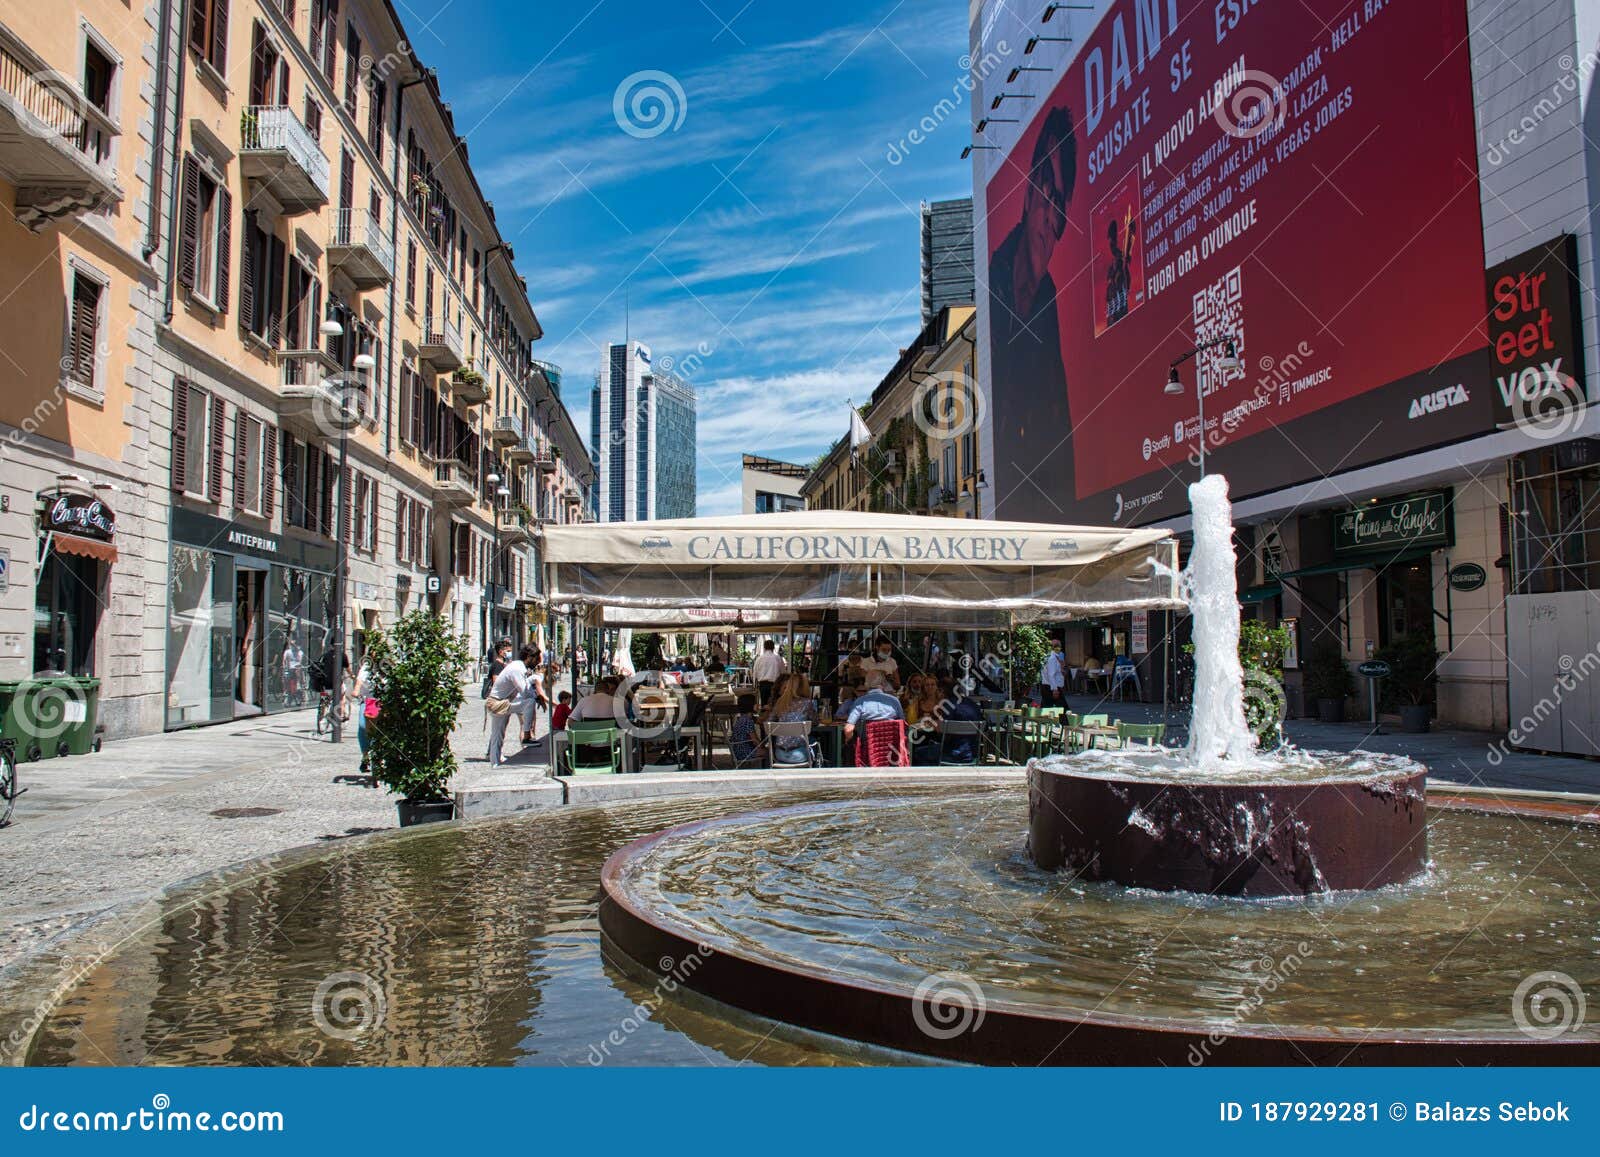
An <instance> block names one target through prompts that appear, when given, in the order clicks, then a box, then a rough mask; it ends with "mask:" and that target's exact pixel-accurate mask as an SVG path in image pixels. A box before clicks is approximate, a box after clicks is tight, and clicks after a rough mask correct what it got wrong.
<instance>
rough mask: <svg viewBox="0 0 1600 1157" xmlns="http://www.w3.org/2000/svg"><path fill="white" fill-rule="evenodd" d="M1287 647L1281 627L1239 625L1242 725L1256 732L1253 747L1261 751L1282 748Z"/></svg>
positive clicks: (1249, 622) (1285, 630)
mask: <svg viewBox="0 0 1600 1157" xmlns="http://www.w3.org/2000/svg"><path fill="white" fill-rule="evenodd" d="M1289 643H1290V639H1289V628H1288V627H1285V626H1283V625H1282V624H1280V623H1264V622H1262V621H1261V620H1260V619H1245V620H1243V621H1242V622H1240V624H1239V665H1240V666H1241V667H1242V668H1244V716H1245V722H1246V723H1247V724H1249V726H1250V730H1251V731H1253V732H1255V736H1256V747H1257V748H1259V749H1260V750H1261V751H1272V750H1274V749H1275V748H1278V747H1280V746H1282V745H1283V717H1284V714H1285V698H1284V692H1283V653H1284V652H1285V651H1287V650H1288V649H1289Z"/></svg>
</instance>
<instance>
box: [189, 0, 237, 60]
mask: <svg viewBox="0 0 1600 1157" xmlns="http://www.w3.org/2000/svg"><path fill="white" fill-rule="evenodd" d="M189 47H190V48H192V49H193V50H194V52H195V54H196V55H197V56H199V57H200V59H201V60H204V61H205V62H206V63H207V64H209V65H210V66H211V67H212V68H214V69H216V71H217V72H218V73H219V74H222V73H226V72H227V71H228V0H190V8H189Z"/></svg>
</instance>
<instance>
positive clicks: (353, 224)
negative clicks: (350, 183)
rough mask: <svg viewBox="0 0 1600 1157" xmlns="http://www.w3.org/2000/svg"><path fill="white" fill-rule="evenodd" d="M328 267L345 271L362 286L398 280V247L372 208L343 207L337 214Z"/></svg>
mask: <svg viewBox="0 0 1600 1157" xmlns="http://www.w3.org/2000/svg"><path fill="white" fill-rule="evenodd" d="M328 268H329V269H339V270H342V271H343V272H344V275H345V276H346V277H348V278H349V279H350V281H351V283H352V284H353V285H355V286H356V288H358V289H377V288H378V287H379V286H383V285H388V284H389V283H390V282H391V281H393V280H394V250H393V249H392V248H391V247H390V245H389V238H388V237H386V236H385V235H384V232H383V226H382V225H381V224H379V222H378V219H377V218H376V217H374V216H373V215H372V212H371V211H370V210H368V209H340V210H338V211H337V212H336V213H335V214H334V217H333V233H332V235H331V236H330V237H329V238H328Z"/></svg>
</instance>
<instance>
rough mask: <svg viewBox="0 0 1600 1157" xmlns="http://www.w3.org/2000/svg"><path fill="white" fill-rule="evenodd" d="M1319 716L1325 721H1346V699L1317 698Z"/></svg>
mask: <svg viewBox="0 0 1600 1157" xmlns="http://www.w3.org/2000/svg"><path fill="white" fill-rule="evenodd" d="M1317 718H1318V719H1319V720H1321V721H1322V722H1323V723H1343V722H1344V700H1343V699H1318V700H1317Z"/></svg>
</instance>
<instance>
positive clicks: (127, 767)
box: [0, 690, 1600, 967]
mask: <svg viewBox="0 0 1600 1157" xmlns="http://www.w3.org/2000/svg"><path fill="white" fill-rule="evenodd" d="M1071 705H1072V708H1073V710H1076V711H1087V710H1092V709H1096V708H1097V707H1102V708H1103V709H1108V710H1110V711H1111V712H1112V713H1113V714H1114V715H1115V716H1117V717H1120V718H1123V719H1128V720H1130V721H1146V720H1160V719H1161V718H1162V712H1161V708H1160V705H1159V704H1157V705H1148V704H1136V703H1116V702H1112V703H1105V704H1103V705H1102V704H1100V703H1099V702H1097V701H1096V700H1095V699H1094V698H1092V697H1086V696H1073V697H1072V700H1071ZM1167 719H1168V722H1169V724H1170V725H1171V730H1170V731H1169V734H1168V741H1169V742H1182V740H1183V739H1184V738H1185V735H1184V732H1185V720H1184V719H1183V718H1182V717H1181V716H1180V715H1178V714H1177V713H1172V714H1171V715H1169V716H1168V717H1167ZM312 721H313V714H312V713H311V712H298V713H293V714H287V715H280V716H273V717H269V718H264V719H256V720H250V721H244V722H239V723H232V724H224V725H221V726H217V727H209V728H201V729H197V730H193V731H184V732H176V733H173V734H168V735H154V736H144V737H140V738H137V739H128V740H123V741H120V742H116V743H111V744H108V745H107V746H106V748H105V750H104V751H103V752H101V753H100V754H98V755H84V756H76V757H72V758H68V759H52V760H45V761H43V762H40V763H30V764H24V765H22V768H21V779H22V783H23V785H24V786H25V787H27V788H28V789H29V790H28V793H27V794H26V795H24V796H22V797H21V799H20V800H19V801H18V803H17V810H16V816H15V818H14V820H13V823H12V825H11V826H10V827H8V828H5V829H3V830H0V896H4V897H5V903H4V905H3V906H0V967H3V966H4V965H6V964H7V963H8V962H9V961H12V960H14V959H16V958H18V957H20V956H22V955H25V954H27V953H29V952H31V951H32V950H33V949H34V948H36V947H38V946H39V945H40V944H42V943H44V942H45V941H47V940H48V939H49V938H51V937H53V936H55V935H56V934H57V933H59V932H60V931H62V930H64V929H65V928H67V927H70V926H71V925H72V924H74V923H76V922H77V921H79V920H82V919H84V918H86V917H88V916H90V915H92V914H94V913H96V912H100V911H103V910H104V909H106V908H108V907H111V906H113V905H116V904H119V903H122V902H124V901H128V900H135V899H144V898H148V897H149V896H151V895H154V894H155V893H157V892H159V891H160V890H161V889H162V888H164V887H166V886H168V885H170V884H174V883H177V882H179V881H181V880H185V879H188V878H190V877H192V876H197V875H201V874H203V873H206V872H210V871H213V870H215V869H218V868H222V867H226V866H227V865H229V864H234V863H238V862H240V861H243V860H249V859H254V858H256V857H259V856H265V855H269V854H271V853H274V852H278V851H282V850H284V849H287V848H292V847H299V846H303V845H309V844H315V843H318V842H322V841H332V840H340V839H346V838H349V837H350V836H354V835H359V834H362V833H365V832H370V831H376V830H380V829H383V828H392V827H394V826H395V825H396V822H397V821H396V814H395V808H394V801H393V798H392V797H390V796H389V795H387V794H386V793H384V792H381V791H375V790H372V789H370V788H368V787H366V786H365V781H364V780H362V779H361V777H360V776H359V775H358V774H357V762H358V755H357V749H356V742H355V735H354V732H353V730H352V731H351V732H350V733H349V735H348V736H347V738H346V740H345V743H344V744H343V745H342V746H340V747H334V746H333V745H331V744H330V743H329V742H328V741H327V740H326V739H325V738H321V739H319V738H318V737H317V736H315V735H314V734H313V733H312ZM545 722H546V717H541V720H540V730H541V732H542V731H543V729H544V725H545ZM1386 730H1388V731H1389V732H1390V733H1386V734H1380V735H1371V734H1369V729H1368V728H1367V726H1366V725H1365V724H1343V725H1337V726H1334V725H1325V724H1320V723H1316V722H1312V721H1306V720H1293V721H1291V722H1290V724H1289V727H1288V732H1289V736H1290V738H1291V739H1292V740H1293V741H1294V742H1296V743H1298V744H1300V745H1301V746H1303V747H1311V748H1325V749H1330V750H1335V751H1342V750H1350V749H1351V748H1354V747H1357V746H1365V747H1367V748H1369V749H1372V750H1379V751H1393V752H1399V753H1403V754H1406V755H1410V756H1412V757H1413V758H1416V759H1419V760H1421V761H1422V762H1424V763H1426V764H1427V765H1428V767H1429V769H1430V770H1431V772H1432V773H1433V775H1434V776H1435V777H1436V778H1439V779H1443V780H1448V781H1451V782H1454V783H1463V784H1472V785H1478V786H1492V787H1512V788H1523V789H1534V790H1541V791H1566V792H1580V793H1596V792H1600V762H1593V761H1589V760H1583V759H1571V758H1563V757H1556V756H1543V755H1531V754H1520V753H1511V754H1508V755H1505V756H1504V757H1503V758H1502V759H1500V761H1499V763H1498V765H1496V764H1494V763H1492V762H1491V759H1492V755H1491V750H1492V749H1491V745H1492V744H1493V742H1494V741H1495V740H1496V739H1497V738H1501V737H1498V736H1495V735H1491V734H1489V733H1484V732H1468V731H1436V732H1432V733H1430V734H1427V735H1401V734H1394V733H1392V732H1393V728H1392V727H1391V728H1389V729H1386ZM452 741H453V746H454V748H455V751H456V754H457V758H458V759H459V760H460V761H461V763H462V766H463V768H464V769H466V770H467V771H469V772H472V771H478V772H481V771H482V770H483V769H485V766H486V765H485V763H484V758H483V752H484V747H485V736H484V733H483V715H482V707H481V704H480V703H479V702H478V700H477V697H476V695H475V694H474V693H473V692H472V691H471V690H469V697H468V700H467V704H466V706H465V707H464V708H463V710H462V713H461V720H460V723H459V725H458V727H457V730H456V732H455V734H454V736H453V737H452ZM507 746H508V749H510V750H511V752H512V754H511V755H510V757H509V762H510V763H512V764H513V765H515V766H517V767H520V768H525V769H526V770H525V775H526V777H527V778H529V779H533V778H535V777H538V776H540V775H542V774H543V772H544V766H543V765H544V762H545V758H544V742H543V739H542V738H541V739H540V741H539V742H537V743H536V744H535V745H533V746H532V747H530V748H528V749H527V750H524V751H518V750H516V749H517V746H518V745H517V743H516V740H515V739H514V738H513V739H511V740H510V741H509V742H508V744H507ZM509 770H510V769H508V771H509ZM502 778H503V776H502ZM241 809H263V810H264V811H267V812H268V813H269V814H252V813H250V812H248V811H246V812H244V814H239V813H240V810H241Z"/></svg>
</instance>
